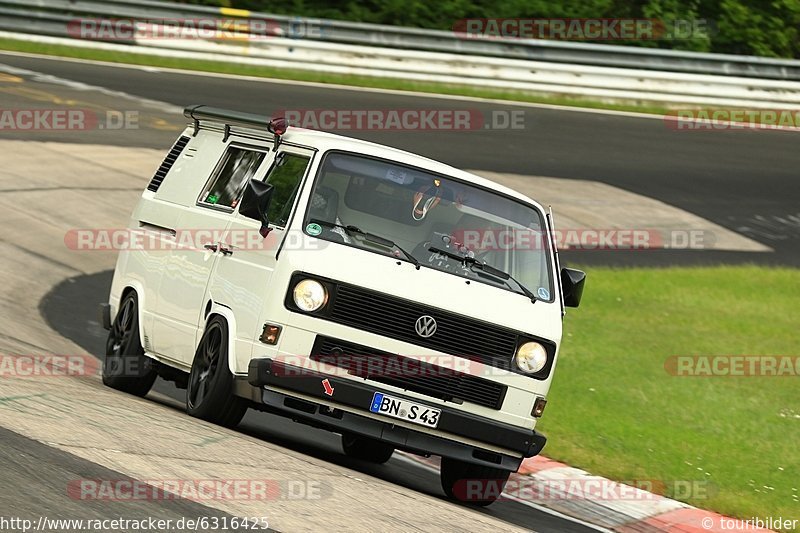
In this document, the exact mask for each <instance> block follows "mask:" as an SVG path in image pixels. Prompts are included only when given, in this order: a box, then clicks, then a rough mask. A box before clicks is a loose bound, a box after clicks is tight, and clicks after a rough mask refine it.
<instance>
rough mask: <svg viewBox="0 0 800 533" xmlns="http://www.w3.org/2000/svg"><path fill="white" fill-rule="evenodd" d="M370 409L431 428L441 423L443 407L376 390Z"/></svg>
mask: <svg viewBox="0 0 800 533" xmlns="http://www.w3.org/2000/svg"><path fill="white" fill-rule="evenodd" d="M369 410H370V411H372V412H373V413H378V414H381V415H386V416H391V417H392V418H399V419H400V420H407V421H408V422H412V423H414V424H419V425H421V426H426V427H429V428H435V427H436V426H437V425H439V415H441V414H442V411H441V409H435V408H433V407H427V406H424V405H420V404H418V403H414V402H409V401H408V400H401V399H400V398H394V397H392V396H388V395H386V394H384V393H382V392H376V393H375V395H374V396H373V397H372V405H370V406H369Z"/></svg>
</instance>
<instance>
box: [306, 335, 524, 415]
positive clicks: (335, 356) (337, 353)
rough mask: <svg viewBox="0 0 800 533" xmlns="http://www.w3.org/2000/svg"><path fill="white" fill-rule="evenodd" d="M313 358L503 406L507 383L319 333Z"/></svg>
mask: <svg viewBox="0 0 800 533" xmlns="http://www.w3.org/2000/svg"><path fill="white" fill-rule="evenodd" d="M311 359H313V360H314V361H319V362H321V363H326V364H329V365H332V366H336V367H339V368H343V369H346V370H347V371H348V372H349V373H350V374H352V375H354V376H358V377H362V378H366V379H370V380H372V381H377V382H378V383H384V384H386V385H393V386H395V387H400V388H402V389H404V390H409V391H413V392H417V393H420V394H425V395H426V396H431V397H433V398H439V399H440V400H445V401H448V402H454V403H463V402H470V403H474V404H477V405H483V406H485V407H489V408H492V409H500V407H501V406H502V404H503V399H504V398H505V395H506V390H507V389H508V388H507V387H506V386H505V385H502V384H500V383H495V382H494V381H489V380H487V379H484V378H481V377H478V376H472V375H470V374H464V373H463V372H458V371H456V370H453V369H451V368H446V367H442V366H438V365H434V364H431V363H427V362H424V361H419V360H417V359H412V358H410V357H403V356H402V355H396V354H391V353H387V352H381V351H378V350H373V349H372V348H368V347H366V346H361V345H359V344H355V343H351V342H347V341H341V340H337V339H332V338H330V337H323V336H317V340H316V342H315V343H314V348H313V349H312V355H311Z"/></svg>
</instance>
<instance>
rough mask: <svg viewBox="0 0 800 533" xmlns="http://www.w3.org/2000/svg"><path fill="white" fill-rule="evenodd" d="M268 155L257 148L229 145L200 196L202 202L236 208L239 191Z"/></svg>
mask: <svg viewBox="0 0 800 533" xmlns="http://www.w3.org/2000/svg"><path fill="white" fill-rule="evenodd" d="M266 155H267V154H266V152H259V151H257V150H252V149H247V148H239V147H236V146H231V147H229V148H228V150H227V151H226V152H225V155H224V156H223V158H222V160H221V161H220V162H219V164H218V165H217V168H216V170H215V171H214V175H213V176H212V177H211V180H210V181H209V184H208V186H207V187H206V189H205V191H203V194H202V195H201V196H200V202H201V203H203V204H208V205H214V206H220V207H224V208H227V209H233V208H235V207H236V204H237V202H238V201H239V193H240V192H241V191H242V189H243V188H244V185H245V183H247V180H249V179H251V178H252V177H253V176H255V174H256V172H257V171H258V167H259V166H261V163H262V162H263V161H264V158H265V157H266Z"/></svg>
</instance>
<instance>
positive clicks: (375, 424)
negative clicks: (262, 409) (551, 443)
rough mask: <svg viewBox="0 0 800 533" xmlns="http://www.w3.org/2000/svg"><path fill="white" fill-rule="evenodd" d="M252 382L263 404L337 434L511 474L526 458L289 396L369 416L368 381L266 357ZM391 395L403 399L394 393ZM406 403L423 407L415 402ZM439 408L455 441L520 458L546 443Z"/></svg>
mask: <svg viewBox="0 0 800 533" xmlns="http://www.w3.org/2000/svg"><path fill="white" fill-rule="evenodd" d="M325 379H327V380H328V382H329V383H330V385H331V386H332V388H333V391H334V392H333V393H332V394H327V393H326V388H325V387H324V386H323V385H322V381H323V380H325ZM248 382H249V383H250V385H252V386H254V387H257V388H258V389H259V390H261V395H260V398H258V399H257V400H256V401H258V402H259V403H262V404H264V405H267V406H270V407H273V408H275V409H278V410H280V411H284V412H286V411H289V412H291V413H292V414H293V415H296V416H297V417H299V418H302V419H305V420H306V421H310V422H314V423H317V424H319V425H323V426H325V427H328V428H330V429H334V430H336V431H349V432H352V433H356V434H359V435H364V436H367V437H371V438H374V439H377V440H380V441H383V442H388V443H391V444H393V445H394V446H395V447H397V448H401V449H406V450H410V451H414V452H418V453H423V454H433V455H440V456H443V457H450V458H453V459H459V460H463V461H466V462H470V463H475V464H482V465H486V466H493V467H495V468H502V469H506V470H511V471H516V470H517V469H518V468H519V465H520V462H521V460H522V459H521V457H519V456H512V455H507V454H500V453H496V452H494V451H490V450H488V449H485V448H480V447H478V446H474V445H471V444H467V443H463V442H459V441H457V440H453V439H450V438H445V437H439V436H434V435H431V434H429V433H425V432H422V431H414V429H411V428H408V427H405V426H400V425H398V424H397V423H396V422H395V421H392V420H390V419H387V420H386V421H383V420H377V419H375V418H372V417H370V416H361V415H358V414H354V413H351V412H348V411H343V410H340V409H331V408H329V407H327V406H326V405H322V404H317V403H313V402H310V401H307V400H305V399H297V398H293V396H292V395H291V393H292V392H295V393H298V394H299V395H302V396H304V397H306V398H309V397H310V398H315V399H316V398H318V399H320V400H321V401H323V402H324V403H325V404H337V405H341V406H343V407H348V408H351V409H356V410H360V411H363V412H364V413H365V414H366V413H368V412H369V411H368V409H369V405H370V404H371V403H372V398H373V395H374V393H375V392H376V391H378V392H380V389H379V388H377V387H375V386H373V385H370V384H367V383H360V382H357V381H354V380H350V379H341V378H336V377H332V376H326V375H324V374H320V373H317V372H313V371H310V370H307V369H301V368H299V367H294V366H291V365H286V364H285V363H283V362H280V361H274V360H272V359H267V358H264V359H253V360H252V361H250V365H249V369H248ZM275 389H280V390H275ZM390 394H391V395H392V396H395V397H400V398H402V397H403V396H402V395H398V394H395V393H393V392H392V393H390ZM406 399H408V400H410V401H413V402H416V403H420V402H419V400H416V399H410V398H406ZM436 407H437V408H438V409H441V411H442V414H441V416H440V421H439V425H438V428H437V431H441V432H443V433H447V434H450V435H453V436H456V437H464V438H465V439H468V440H471V441H477V442H479V443H485V444H486V445H488V446H489V447H495V448H502V449H505V450H509V451H511V452H514V453H516V454H519V455H520V456H522V457H533V456H534V455H537V454H538V453H539V452H541V450H542V448H544V445H545V443H546V441H547V439H546V438H545V436H544V435H542V434H541V433H539V432H537V431H535V430H526V429H524V428H520V427H515V426H511V425H508V424H504V423H500V422H495V421H492V420H489V419H486V418H483V417H478V416H475V415H471V414H469V413H464V412H461V411H458V410H456V409H452V408H447V407H442V406H436Z"/></svg>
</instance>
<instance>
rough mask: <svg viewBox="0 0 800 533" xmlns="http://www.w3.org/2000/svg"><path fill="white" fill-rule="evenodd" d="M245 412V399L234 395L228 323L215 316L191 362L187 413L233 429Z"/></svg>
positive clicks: (187, 391)
mask: <svg viewBox="0 0 800 533" xmlns="http://www.w3.org/2000/svg"><path fill="white" fill-rule="evenodd" d="M246 411H247V402H246V401H245V400H244V399H242V398H239V397H238V396H235V395H234V394H233V374H231V371H230V369H229V367H228V323H227V322H226V321H225V319H223V318H222V317H220V316H215V317H213V318H212V319H211V320H210V321H209V322H208V325H207V326H206V330H205V332H204V333H203V337H202V338H201V339H200V343H199V345H198V346H197V352H196V353H195V356H194V361H193V362H192V371H191V373H190V374H189V386H188V387H187V388H186V412H187V413H188V414H189V415H191V416H194V417H197V418H202V419H203V420H206V421H208V422H211V423H213V424H219V425H220V426H225V427H229V428H233V427H236V425H238V424H239V422H241V420H242V417H243V416H244V414H245V412H246Z"/></svg>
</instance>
